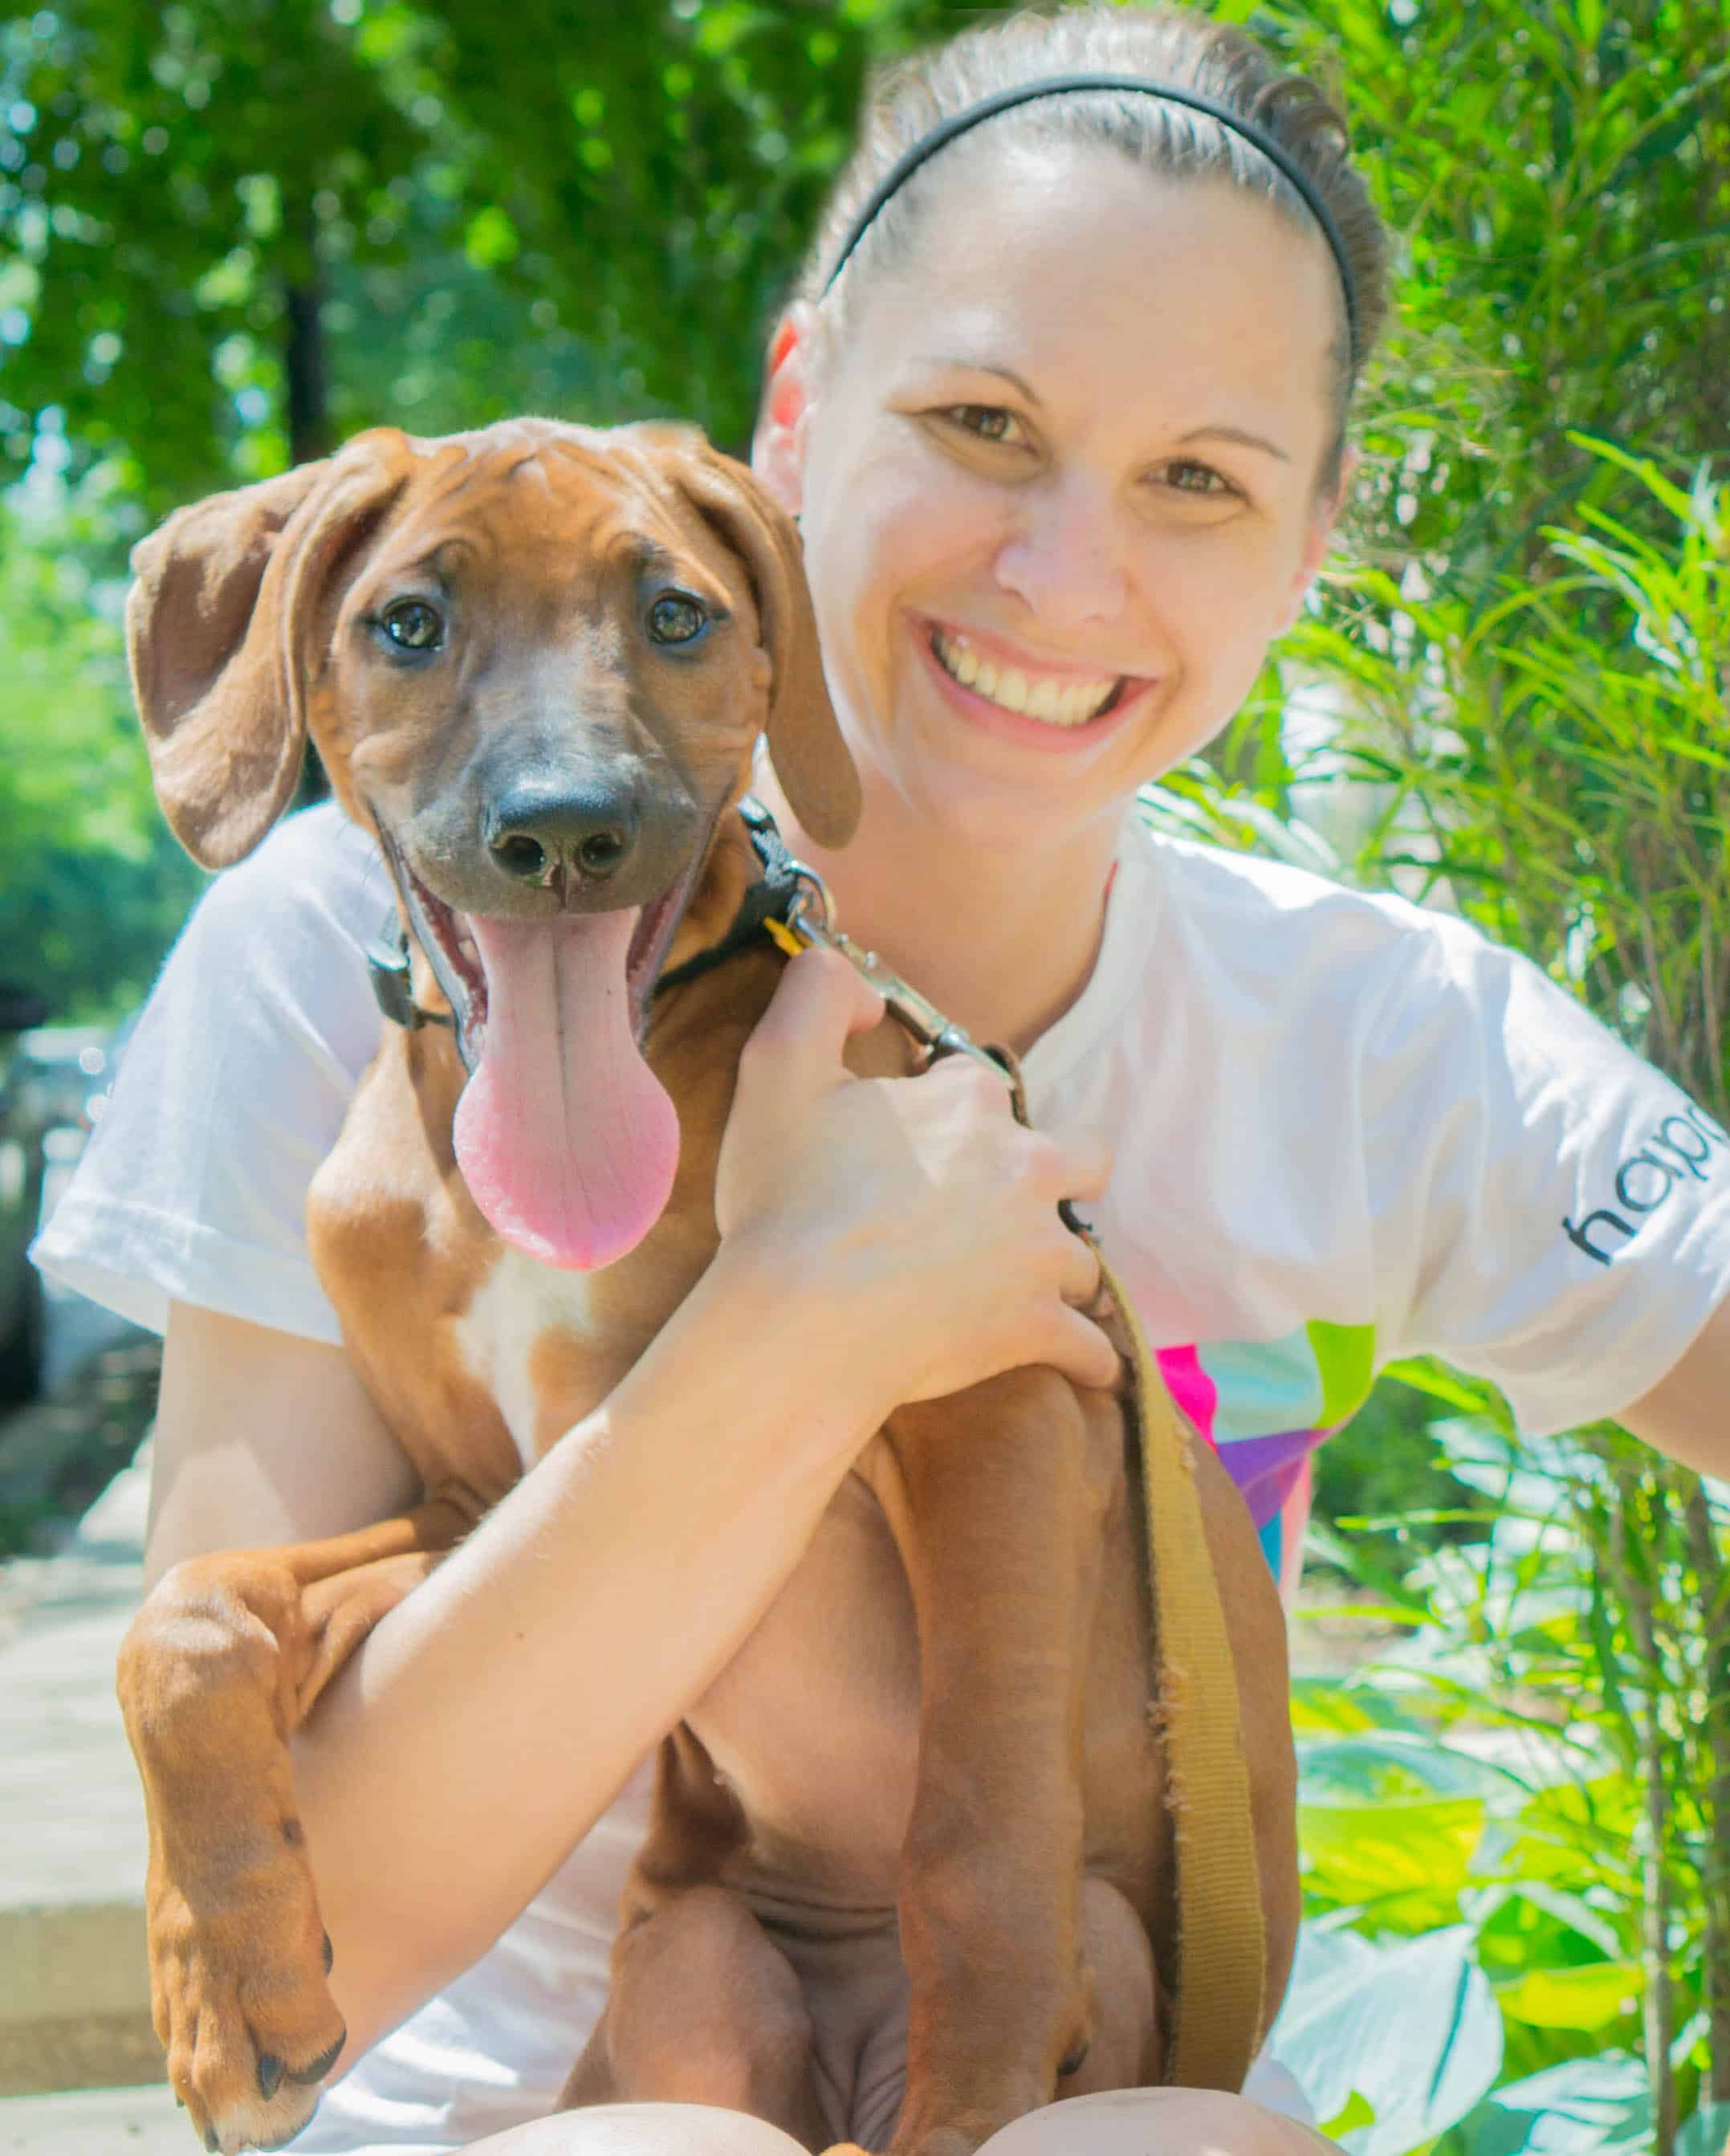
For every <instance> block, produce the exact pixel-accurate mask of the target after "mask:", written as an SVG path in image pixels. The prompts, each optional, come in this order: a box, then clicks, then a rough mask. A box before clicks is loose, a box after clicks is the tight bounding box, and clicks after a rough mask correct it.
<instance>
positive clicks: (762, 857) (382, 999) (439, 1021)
mask: <svg viewBox="0 0 1730 2156" xmlns="http://www.w3.org/2000/svg"><path fill="white" fill-rule="evenodd" d="M739 814H740V819H741V820H742V821H743V823H744V824H745V831H746V834H748V836H749V837H750V842H751V845H752V848H753V850H754V851H755V854H756V856H757V860H758V861H759V863H760V865H761V867H762V871H763V872H762V874H761V875H760V876H759V877H758V878H757V880H756V881H755V883H754V884H752V885H750V888H749V890H747V891H746V892H745V896H744V897H743V898H742V899H741V900H740V902H739V911H738V912H737V913H735V914H734V916H733V923H732V926H731V927H729V929H728V931H727V932H726V934H725V935H724V937H722V938H721V940H720V942H719V943H714V944H711V945H710V946H709V949H708V950H706V951H699V952H697V953H696V955H695V956H694V957H690V958H687V959H686V960H685V962H684V963H683V965H682V966H675V967H674V968H673V970H672V972H671V973H663V974H662V975H661V977H660V978H659V979H658V981H657V982H656V983H655V985H654V988H653V992H652V995H653V996H658V995H659V994H660V993H661V991H662V990H663V988H678V987H680V986H681V985H682V984H683V983H684V982H686V981H690V980H694V979H695V978H697V976H698V975H699V973H708V972H709V969H710V968H711V967H714V966H719V965H722V964H724V962H726V961H727V960H728V959H729V958H731V957H734V956H736V955H737V953H738V952H740V951H743V950H745V949H746V948H747V947H749V946H750V945H751V944H753V943H755V942H757V941H758V940H759V938H760V937H761V936H762V935H763V933H764V930H765V925H766V924H767V923H768V922H769V921H785V920H786V917H787V911H788V908H789V907H790V906H791V904H792V901H793V896H794V894H795V893H796V891H798V889H799V887H800V876H799V874H798V870H797V869H796V866H795V864H794V860H793V856H792V855H791V854H790V853H789V852H788V851H787V849H786V841H785V840H784V839H782V837H781V833H780V832H779V831H778V830H777V829H775V819H774V818H773V817H772V816H771V815H770V813H769V811H768V810H767V809H766V808H765V807H764V806H763V803H761V802H760V801H759V800H758V799H757V798H756V796H755V794H751V793H747V794H745V795H744V796H743V797H742V798H740V803H739ZM366 970H367V973H369V975H370V976H371V981H372V993H373V996H374V998H375V999H376V1002H377V1004H378V1007H379V1009H380V1010H381V1011H382V1012H383V1014H384V1015H385V1016H386V1018H387V1019H389V1020H390V1022H391V1024H392V1025H400V1026H402V1027H403V1028H404V1029H406V1030H407V1031H408V1032H410V1033H415V1032H417V1031H418V1030H419V1029H420V1028H421V1027H422V1026H423V1025H445V1026H449V1027H451V1028H452V1029H455V1026H456V1020H455V1019H453V1017H452V1016H451V1014H450V1013H449V1012H448V1011H429V1010H426V1009H422V1006H421V1005H420V1004H417V1002H416V1001H415V999H414V990H413V988H412V987H411V986H410V983H409V970H408V931H407V929H406V928H405V927H403V926H402V921H401V920H400V919H396V918H393V919H392V921H390V923H389V924H388V926H387V927H386V929H385V931H384V932H383V933H382V934H381V936H380V937H379V939H378V941H377V942H376V943H371V944H369V945H368V946H367V948H366Z"/></svg>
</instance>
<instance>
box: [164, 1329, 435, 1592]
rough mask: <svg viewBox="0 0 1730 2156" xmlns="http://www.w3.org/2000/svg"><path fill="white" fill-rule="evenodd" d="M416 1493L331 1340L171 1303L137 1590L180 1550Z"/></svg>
mask: <svg viewBox="0 0 1730 2156" xmlns="http://www.w3.org/2000/svg"><path fill="white" fill-rule="evenodd" d="M419 1495H420V1481H419V1477H418V1476H417V1475H416V1473H415V1471H414V1469H413V1467H412V1466H411V1465H410V1463H409V1460H408V1458H407V1455H406V1454H405V1453H404V1452H403V1450H402V1447H401V1446H400V1445H398V1444H397V1440H396V1439H395V1438H394V1437H392V1435H391V1433H390V1431H389V1430H387V1429H386V1427H385V1424H384V1423H383V1422H382V1421H381V1419H380V1417H379V1415H378V1413H377V1411H376V1409H375V1408H374V1407H373V1404H372V1403H371V1400H370V1399H368V1398H367V1397H366V1394H365V1393H364V1392H363V1391H362V1390H361V1383H360V1380H359V1379H358V1378H356V1375H355V1373H354V1371H353V1368H351V1365H350V1363H349V1359H348V1358H347V1356H346V1355H345V1354H344V1353H343V1351H342V1350H341V1348H340V1347H327V1346H325V1343H324V1342H322V1341H319V1340H309V1339H307V1338H306V1337H305V1336H304V1335H302V1334H300V1333H296V1332H277V1331H275V1330H274V1329H273V1328H272V1327H269V1326H264V1325H251V1324H248V1323H247V1322H246V1321H245V1320H244V1319H243V1318H238V1317H223V1315H221V1314H220V1313H219V1312H216V1311H213V1310H205V1309H203V1308H202V1307H200V1306H198V1305H197V1304H195V1303H188V1302H171V1304H170V1305H169V1309H168V1327H167V1332H166V1336H165V1337H164V1340H163V1342H162V1394H161V1401H160V1403H159V1404H158V1408H157V1413H156V1442H155V1448H154V1452H153V1457H152V1464H151V1511H150V1531H149V1536H148V1538H147V1541H146V1548H145V1565H144V1584H145V1586H146V1589H150V1588H152V1587H154V1586H155V1585H156V1582H157V1581H158V1580H159V1579H160V1578H161V1576H162V1574H163V1573H165V1572H166V1571H167V1570H168V1568H170V1566H171V1565H176V1564H178V1563H181V1561H182V1559H183V1558H192V1557H202V1556H204V1555H205V1554H206V1553H207V1552H209V1551H211V1550H216V1549H244V1548H249V1547H254V1546H264V1545H268V1544H272V1543H298V1542H311V1541H316V1540H321V1539H322V1538H323V1537H325V1536H327V1535H339V1534H345V1533H346V1532H348V1531H349V1530H350V1529H351V1528H353V1527H367V1526H370V1525H371V1522H373V1521H375V1520H381V1519H385V1518H387V1517H389V1516H390V1515H391V1514H392V1513H393V1512H402V1511H403V1510H404V1509H405V1508H406V1507H408V1506H409V1505H412V1503H413V1502H414V1501H415V1500H416V1499H417V1497H418V1496H419Z"/></svg>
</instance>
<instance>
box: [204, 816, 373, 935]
mask: <svg viewBox="0 0 1730 2156" xmlns="http://www.w3.org/2000/svg"><path fill="white" fill-rule="evenodd" d="M199 911H200V912H201V914H202V915H204V916H214V917H215V918H217V919H218V920H219V921H221V922H222V923H223V926H224V927H231V928H233V930H234V931H236V932H247V931H248V924H252V925H253V927H256V930H257V932H258V933H259V934H260V935H264V934H268V933H270V932H279V933H280V932H288V933H290V934H294V933H299V934H301V935H310V936H316V935H319V934H320V933H322V934H324V935H325V936H327V937H334V938H335V939H337V940H339V941H342V942H360V943H366V942H371V939H372V937H375V936H376V934H377V933H378V931H379V929H380V927H381V925H382V924H383V923H384V922H385V921H386V920H387V919H388V918H389V917H390V915H391V913H392V894H391V883H390V876H389V873H388V871H387V870H386V867H385V864H384V859H383V856H382V855H381V854H380V852H379V850H378V848H377V846H376V844H375V843H374V841H373V839H371V836H370V835H369V834H367V833H366V832H365V831H363V830H361V829H360V828H359V827H358V826H357V825H356V824H352V823H351V822H350V821H349V819H348V818H347V817H346V816H345V815H344V814H343V813H342V811H341V809H340V808H338V807H337V805H336V803H335V802H334V801H325V802H320V803H319V804H318V806H317V807H316V808H303V809H300V810H299V811H298V812H297V813H296V814H294V815H292V816H285V817H284V819H283V820H282V821H281V822H280V823H279V824H277V825H276V826H275V828H274V829H273V830H272V831H271V832H270V833H269V835H268V836H267V837H266V838H265V839H264V842H263V843H262V844H260V845H259V846H258V847H257V848H256V849H255V850H253V852H252V853H250V854H249V855H248V856H247V857H246V859H245V860H243V861H239V862H237V863H236V865H234V866H233V868H231V869H225V870H223V873H222V874H221V875H218V877H217V878H216V879H215V880H214V881H213V882H212V885H211V886H210V889H209V890H208V891H207V893H206V894H205V896H204V898H203V900H202V902H201V905H200V908H199Z"/></svg>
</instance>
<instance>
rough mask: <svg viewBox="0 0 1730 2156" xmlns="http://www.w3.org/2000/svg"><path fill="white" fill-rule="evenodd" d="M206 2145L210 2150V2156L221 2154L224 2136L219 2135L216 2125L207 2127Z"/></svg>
mask: <svg viewBox="0 0 1730 2156" xmlns="http://www.w3.org/2000/svg"><path fill="white" fill-rule="evenodd" d="M204 2145H205V2147H206V2148H207V2149H208V2150H209V2151H210V2156H220V2151H221V2148H222V2146H223V2143H222V2138H221V2137H220V2136H219V2135H218V2132H217V2130H216V2128H215V2127H213V2126H212V2127H210V2128H207V2131H206V2133H205V2136H204Z"/></svg>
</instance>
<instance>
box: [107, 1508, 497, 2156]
mask: <svg viewBox="0 0 1730 2156" xmlns="http://www.w3.org/2000/svg"><path fill="white" fill-rule="evenodd" d="M470 1524H471V1522H470V1521H469V1519H468V1517H467V1516H466V1515H465V1514H463V1512H461V1511H460V1510H459V1509H458V1507H456V1506H454V1505H452V1504H447V1503H443V1502H438V1503H431V1504H427V1505H423V1506H422V1507H420V1508H419V1509H418V1510H417V1511H416V1512H412V1513H409V1514H407V1515H406V1516H405V1517H402V1518H401V1519H396V1520H386V1521H383V1522H381V1523H380V1524H379V1525H378V1526H377V1527H367V1528H365V1529H362V1530H361V1532H358V1533H356V1534H351V1535H341V1536H337V1537H333V1538H332V1539H331V1540H330V1541H328V1542H322V1543H303V1544H299V1545H297V1546H296V1547H294V1548H286V1549H279V1550H269V1549H264V1550H240V1551H228V1552H223V1553H219V1554H218V1555H215V1556H212V1557H205V1558H194V1559H192V1561H190V1562H189V1563H185V1564H181V1565H177V1566H176V1567H175V1568H174V1570H173V1571H172V1572H171V1573H167V1574H166V1577H165V1578H163V1579H162V1580H161V1582H159V1584H157V1586H156V1589H154V1590H153V1592H152V1593H151V1594H150V1596H149V1597H148V1598H147V1599H146V1602H145V1604H144V1607H143V1608H142V1609H141V1610H140V1611H139V1613H138V1615H137V1616H136V1618H135V1619H134V1620H133V1622H132V1625H131V1629H130V1630H129V1631H128V1632H127V1634H126V1636H125V1640H124V1641H123V1642H122V1644H121V1647H120V1668H119V1677H118V1688H119V1691H120V1709H121V1712H122V1714H123V1716H124V1717H125V1724H126V1734H127V1736H128V1738H130V1739H131V1745H132V1751H133V1755H134V1757H135V1758H136V1760H137V1762H138V1770H139V1773H140V1774H141V1777H142V1779H143V1782H144V1794H145V1809H146V1816H147V1819H148V1822H149V1827H150V1865H149V1871H148V1873H147V1875H146V1887H145V1903H146V1915H147V1919H148V1923H147V1929H148V1937H149V1944H150V1961H151V2010H152V2014H153V2016H154V2019H155V2021H156V2034H157V2035H158V2036H159V2037H160V2038H161V2041H162V2046H163V2049H164V2050H165V2051H166V2053H167V2055H168V2078H169V2080H170V2082H171V2083H172V2084H173V2087H174V2092H175V2094H176V2095H177V2097H179V2098H180V2100H181V2102H182V2103H184V2104H185V2105H186V2107H187V2112H188V2113H189V2114H190V2116H191V2118H192V2124H193V2126H194V2127H195V2128H196V2129H197V2132H198V2133H199V2134H200V2135H201V2136H202V2138H203V2140H204V2143H205V2146H206V2147H207V2148H211V2149H218V2148H219V2149H222V2150H224V2151H233V2150H235V2149H238V2148H251V2147H253V2146H258V2147H260V2148H274V2147H276V2146H278V2145H279V2143H282V2142H283V2141H285V2140H286V2139H288V2138H289V2136H290V2135H291V2134H292V2133H295V2132H297V2131H298V2130H299V2128H300V2127H301V2126H302V2125H304V2124H305V2122H306V2120H307V2119H308V2118H309V2117H310V2116H311V2114H312V2112H313V2111H314V2109H315V2107H316V2105H317V2102H318V2084H319V2083H320V2081H322V2080H323V2078H324V2076H325V2075H326V2074H327V2073H328V2072H329V2071H330V2068H331V2067H332V2066H334V2065H335V2061H336V2056H337V2054H338V2053H339V2052H340V2050H341V2049H342V2045H343V2040H344V2036H345V2030H344V2029H343V2025H342V2020H341V2017H340V2015H338V2013H337V2011H336V2005H335V2000H334V1999H332V1998H331V1995H330V1986H329V1985H328V1984H327V1983H326V1982H325V1978H326V1976H327V1975H328V1974H329V1971H330V1959H329V1955H330V1941H329V1939H328V1938H327V1937H326V1935H325V1928H324V1923H323V1921H322V1919H321V1918H320V1915H319V1908H318V1900H317V1897H316V1894H315V1891H314V1886H313V1876H312V1869H311V1866H310V1863H309V1861H308V1859H307V1854H306V1850H305V1837H304V1835H303V1834H302V1831H301V1827H300V1821H299V1816H298V1815H297V1811H296V1807H295V1803H294V1773H293V1768H292V1764H291V1762H290V1758H289V1738H290V1736H291V1735H292V1734H293V1732H294V1731H295V1730H296V1729H297V1728H298V1727H299V1725H300V1723H301V1722H303V1721H305V1718H306V1717H307V1715H308V1714H309V1713H310V1712H311V1709H312V1707H313V1703H314V1702H315V1700H316V1699H317V1698H318V1697H319V1695H320V1692H322V1691H323V1690H324V1688H325V1686H326V1685H327V1684H329V1683H330V1680H331V1679H332V1677H334V1676H335V1675H336V1673H337V1671H339V1670H340V1668H341V1667H342V1666H343V1664H344V1663H345V1661H347V1660H348V1658H349V1656H350V1655H351V1654H352V1653H353V1652H354V1650H355V1649H356V1646H358V1645H359V1644H360V1642H361V1640H363V1639H365V1637H366V1635H367V1633H368V1632H370V1631H371V1630H372V1628H373V1626H374V1625H376V1624H377V1623H378V1621H379V1620H380V1619H381V1617H383V1616H384V1615H385V1614H386V1612H387V1611H389V1610H391V1609H394V1608H395V1606H396V1604H397V1603H398V1602H400V1601H401V1600H402V1598H403V1596H404V1595H405V1594H407V1593H408V1591H409V1589H411V1588H412V1587H414V1586H416V1585H417V1584H418V1583H419V1582H420V1581H421V1580H422V1579H424V1578H425V1577H426V1576H427V1573H429V1572H430V1571H431V1570H432V1568H433V1566H434V1565H435V1564H437V1563H438V1561H439V1559H440V1558H441V1557H443V1555H444V1554H445V1553H446V1552H447V1551H448V1550H449V1549H450V1548H452V1546H453V1544H454V1543H456V1541H457V1540H458V1537H459V1536H460V1535H461V1534H462V1533H463V1532H464V1531H465V1530H466V1529H467V1528H468V1526H469V1525H470Z"/></svg>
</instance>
